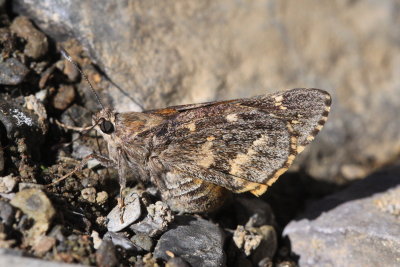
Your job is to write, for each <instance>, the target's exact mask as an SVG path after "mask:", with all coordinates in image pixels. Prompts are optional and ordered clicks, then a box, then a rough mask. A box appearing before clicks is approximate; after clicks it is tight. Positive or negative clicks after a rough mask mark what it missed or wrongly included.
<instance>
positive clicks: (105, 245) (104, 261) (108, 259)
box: [96, 240, 118, 267]
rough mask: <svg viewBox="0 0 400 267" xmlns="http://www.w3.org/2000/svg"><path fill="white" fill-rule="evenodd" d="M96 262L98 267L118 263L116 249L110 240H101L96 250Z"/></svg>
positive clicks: (108, 266)
mask: <svg viewBox="0 0 400 267" xmlns="http://www.w3.org/2000/svg"><path fill="white" fill-rule="evenodd" d="M96 263H97V266H99V267H112V266H117V265H118V258H117V255H116V249H115V246H114V244H113V242H111V241H110V240H103V242H101V245H100V247H99V249H98V250H97V251H96Z"/></svg>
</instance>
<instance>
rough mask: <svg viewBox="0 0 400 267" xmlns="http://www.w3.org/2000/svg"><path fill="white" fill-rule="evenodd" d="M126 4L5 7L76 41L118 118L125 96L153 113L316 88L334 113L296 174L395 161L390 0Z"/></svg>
mask: <svg viewBox="0 0 400 267" xmlns="http://www.w3.org/2000/svg"><path fill="white" fill-rule="evenodd" d="M127 3H128V1H127V0H125V1H122V2H119V3H118V4H115V3H111V2H110V1H106V0H103V1H101V2H98V1H96V2H93V3H92V4H86V5H81V4H80V3H71V2H70V1H67V0H63V1H57V2H54V1H51V0H45V1H44V0H30V1H27V0H17V1H13V2H12V5H13V8H14V11H15V12H16V13H22V14H25V15H27V16H29V17H31V18H32V19H33V20H34V21H35V22H36V23H37V25H39V26H40V27H41V29H43V30H44V31H45V32H46V33H48V34H50V35H52V36H53V37H55V38H56V39H57V40H60V39H61V37H62V38H65V36H66V35H69V36H73V37H76V38H77V39H78V40H79V41H80V42H81V43H82V44H83V45H84V46H85V48H86V49H87V50H88V51H89V52H90V55H91V56H92V57H93V58H94V59H95V61H96V62H97V63H98V64H99V66H100V67H101V68H102V69H103V70H104V71H105V73H107V76H108V77H110V79H111V80H112V81H113V82H114V83H115V84H117V85H118V86H119V87H120V89H121V90H120V89H117V88H108V89H106V90H108V92H109V94H110V95H111V97H112V98H113V102H114V103H115V105H114V106H115V108H117V109H118V110H119V111H127V110H130V111H134V109H135V108H137V105H134V103H132V100H131V99H132V98H134V99H136V102H138V103H144V104H143V105H144V106H145V107H146V108H161V107H164V106H166V105H170V104H182V103H196V102H202V101H209V100H215V99H222V98H224V99H233V98H242V97H249V96H252V95H258V94H264V93H266V92H272V91H276V90H278V89H280V88H293V87H317V88H323V89H327V90H328V91H329V92H330V93H331V94H332V96H333V106H332V111H331V115H330V116H329V120H328V122H327V124H326V126H325V127H324V129H323V131H322V132H321V133H320V134H319V135H318V137H317V139H316V140H315V141H314V142H313V143H312V144H311V145H310V146H309V147H308V148H307V149H306V150H305V151H304V152H303V154H302V155H300V156H301V157H300V158H298V159H297V160H296V166H297V167H302V168H303V169H304V170H306V171H307V172H308V173H309V174H311V175H312V176H313V177H317V178H319V179H323V180H329V181H335V182H337V180H340V179H339V178H340V177H341V176H346V175H348V174H349V172H348V168H344V169H342V166H343V165H347V164H356V165H358V167H359V168H358V169H357V170H356V169H354V168H353V170H351V173H350V177H349V178H350V179H355V178H356V177H354V175H357V176H358V175H362V174H363V173H365V172H368V173H369V172H371V171H372V170H373V169H374V168H375V167H372V166H382V164H384V163H386V162H388V161H391V160H392V159H393V158H394V157H396V156H397V155H398V151H399V148H400V129H399V128H400V126H399V125H397V124H393V121H396V120H397V115H398V107H399V101H400V100H399V98H397V97H393V96H396V95H399V92H400V87H399V86H398V78H397V75H394V74H393V73H397V72H398V71H397V70H398V65H399V62H400V47H399V46H398V44H397V43H396V42H394V41H393V36H397V35H398V30H397V27H395V26H394V25H397V21H398V20H399V16H400V15H399V13H396V12H395V14H394V13H393V8H394V7H396V5H397V4H396V3H397V0H387V1H385V3H384V4H378V1H356V2H354V1H342V0H336V1H331V2H329V5H325V4H322V3H320V4H315V2H314V1H310V0H307V1H305V2H304V1H301V2H299V1H290V2H288V3H286V2H283V1H278V0H272V1H271V0H259V1H248V2H242V1H229V0H222V1H209V2H207V3H203V2H200V1H196V2H192V3H188V2H187V1H184V0H179V1H173V2H162V3H160V2H158V1H157V2H153V1H141V2H140V1H139V2H135V3H133V4H129V5H128V4H127ZM65 6H68V8H67V9H65V8H63V7H65ZM310 13H311V14H313V15H312V16H310V15H309V14H310ZM105 17H107V18H108V19H107V20H104V19H103V18H105ZM126 18H134V19H131V20H127V19H126ZM366 21H368V23H365V22H366ZM344 36H345V37H344ZM396 40H397V39H396ZM382 111H384V112H382ZM387 125H391V127H387ZM382 129H385V131H382ZM296 166H294V167H296ZM350 166H351V165H350ZM342 170H344V171H345V172H344V173H343V174H342ZM354 170H356V171H354ZM344 178H346V177H344Z"/></svg>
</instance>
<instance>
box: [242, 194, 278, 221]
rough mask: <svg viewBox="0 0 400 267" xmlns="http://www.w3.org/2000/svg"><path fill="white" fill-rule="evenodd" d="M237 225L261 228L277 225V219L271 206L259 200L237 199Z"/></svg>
mask: <svg viewBox="0 0 400 267" xmlns="http://www.w3.org/2000/svg"><path fill="white" fill-rule="evenodd" d="M235 210H236V217H237V223H238V224H239V225H245V224H247V223H250V224H251V225H249V226H254V227H259V226H261V225H275V224H276V222H275V217H274V213H273V212H272V209H271V206H270V205H269V204H268V203H267V202H265V201H263V200H262V199H259V198H246V197H242V196H237V197H235Z"/></svg>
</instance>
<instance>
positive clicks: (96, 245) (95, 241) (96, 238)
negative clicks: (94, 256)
mask: <svg viewBox="0 0 400 267" xmlns="http://www.w3.org/2000/svg"><path fill="white" fill-rule="evenodd" d="M90 237H91V238H92V239H93V247H94V249H98V248H99V247H100V245H101V243H102V242H103V240H102V239H101V238H100V235H99V233H98V232H96V231H92V234H91V235H90Z"/></svg>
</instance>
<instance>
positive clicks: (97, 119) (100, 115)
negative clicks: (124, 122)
mask: <svg viewBox="0 0 400 267" xmlns="http://www.w3.org/2000/svg"><path fill="white" fill-rule="evenodd" d="M115 115H116V113H115V112H114V111H113V110H112V109H110V108H104V109H102V110H100V111H99V112H97V113H96V114H94V115H93V118H92V123H93V125H97V126H96V129H97V130H98V131H99V132H100V133H101V134H102V135H111V134H113V133H114V132H115V117H116V116H115Z"/></svg>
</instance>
